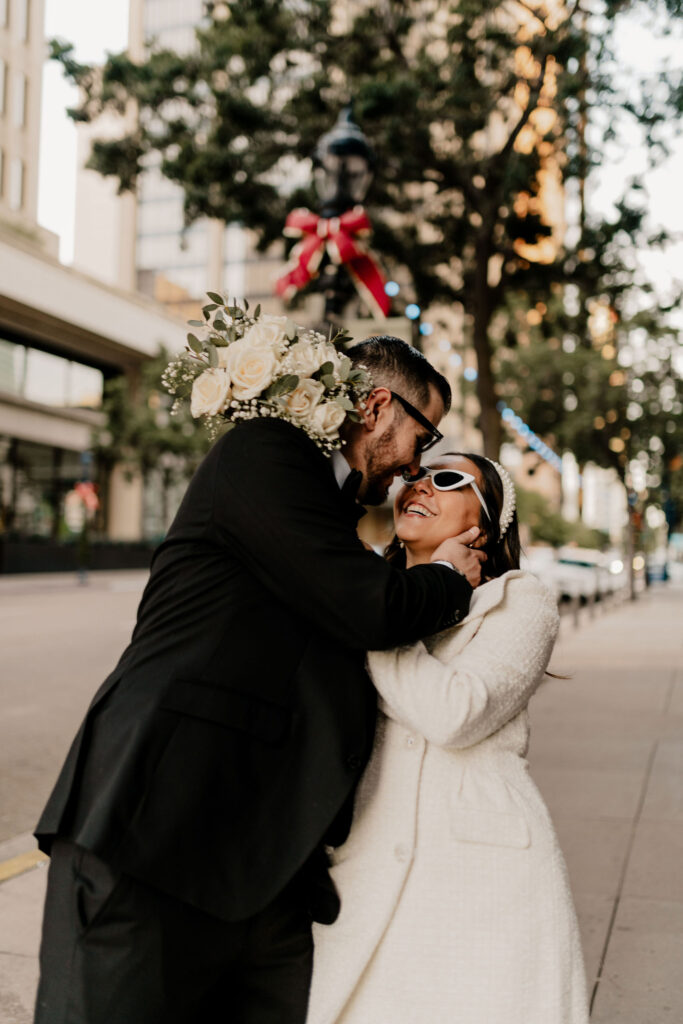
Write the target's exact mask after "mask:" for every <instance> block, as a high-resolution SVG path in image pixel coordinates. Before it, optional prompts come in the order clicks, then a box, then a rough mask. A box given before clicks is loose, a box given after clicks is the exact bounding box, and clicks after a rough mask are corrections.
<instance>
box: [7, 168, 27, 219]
mask: <svg viewBox="0 0 683 1024" xmlns="http://www.w3.org/2000/svg"><path fill="white" fill-rule="evenodd" d="M24 176H25V170H24V161H23V160H22V159H21V158H20V157H18V156H15V157H13V158H12V161H11V163H10V167H9V206H10V210H20V209H21V208H22V206H23V205H24Z"/></svg>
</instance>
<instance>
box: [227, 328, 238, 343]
mask: <svg viewBox="0 0 683 1024" xmlns="http://www.w3.org/2000/svg"><path fill="white" fill-rule="evenodd" d="M228 337H229V338H230V341H237V331H236V330H235V325H234V324H230V327H229V329H228Z"/></svg>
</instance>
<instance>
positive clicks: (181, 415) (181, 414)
mask: <svg viewBox="0 0 683 1024" xmlns="http://www.w3.org/2000/svg"><path fill="white" fill-rule="evenodd" d="M169 359H170V356H169V353H168V352H167V351H166V350H164V349H162V350H161V351H160V352H159V354H158V355H157V356H156V357H155V358H154V359H150V360H149V361H148V362H146V363H144V364H143V366H142V368H141V371H140V377H139V380H137V381H136V382H134V383H133V382H132V381H131V380H130V379H129V378H127V377H125V376H124V375H120V376H117V377H112V378H111V379H110V380H108V381H107V382H106V384H105V393H104V402H103V412H104V414H105V417H106V423H105V427H104V428H103V429H102V430H99V431H97V433H96V435H95V437H94V443H93V451H94V453H95V456H96V458H97V460H98V462H99V464H100V465H101V466H102V467H103V468H105V469H111V468H112V467H113V466H114V465H117V464H118V465H121V466H122V467H123V468H124V470H126V471H127V472H128V473H129V474H131V475H132V474H134V473H140V474H141V475H142V476H143V478H144V477H146V476H147V475H148V474H149V473H150V471H152V470H154V469H158V468H162V469H165V483H166V485H171V484H173V483H181V482H183V481H186V480H189V478H190V477H191V476H192V474H193V473H194V471H195V469H196V468H197V466H198V464H199V462H200V461H201V459H202V458H203V456H204V455H205V454H206V452H207V450H208V447H209V441H208V438H207V437H206V434H205V432H204V431H203V430H201V429H200V428H199V426H198V424H197V422H196V420H193V419H192V417H191V415H190V411H189V409H187V408H181V409H180V410H179V411H178V413H177V414H174V415H171V412H170V409H171V405H172V399H171V397H170V396H169V395H168V394H166V392H165V391H163V390H162V389H161V388H160V384H159V382H160V379H161V374H162V372H163V370H164V369H165V368H166V365H167V364H168V362H169Z"/></svg>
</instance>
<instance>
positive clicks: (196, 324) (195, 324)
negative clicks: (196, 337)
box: [187, 320, 206, 327]
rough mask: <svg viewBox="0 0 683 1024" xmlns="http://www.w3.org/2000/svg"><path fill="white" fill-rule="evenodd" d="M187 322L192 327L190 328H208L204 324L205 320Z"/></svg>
mask: <svg viewBox="0 0 683 1024" xmlns="http://www.w3.org/2000/svg"><path fill="white" fill-rule="evenodd" d="M187 322H188V324H189V325H190V327H206V324H205V323H204V321H203V320H188V321H187Z"/></svg>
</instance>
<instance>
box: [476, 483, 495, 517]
mask: <svg viewBox="0 0 683 1024" xmlns="http://www.w3.org/2000/svg"><path fill="white" fill-rule="evenodd" d="M472 490H473V491H474V493H475V494H476V496H477V497H478V498H479V504H480V505H481V507H482V508H483V510H484V515H485V516H486V518H487V519H488V521H489V522H491V516H490V515H489V510H488V509H487V507H486V502H485V501H484V497H483V495H482V493H481V491H480V490H479V488H478V487H477V485H476V484H475V482H474V480H473V481H472Z"/></svg>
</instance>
